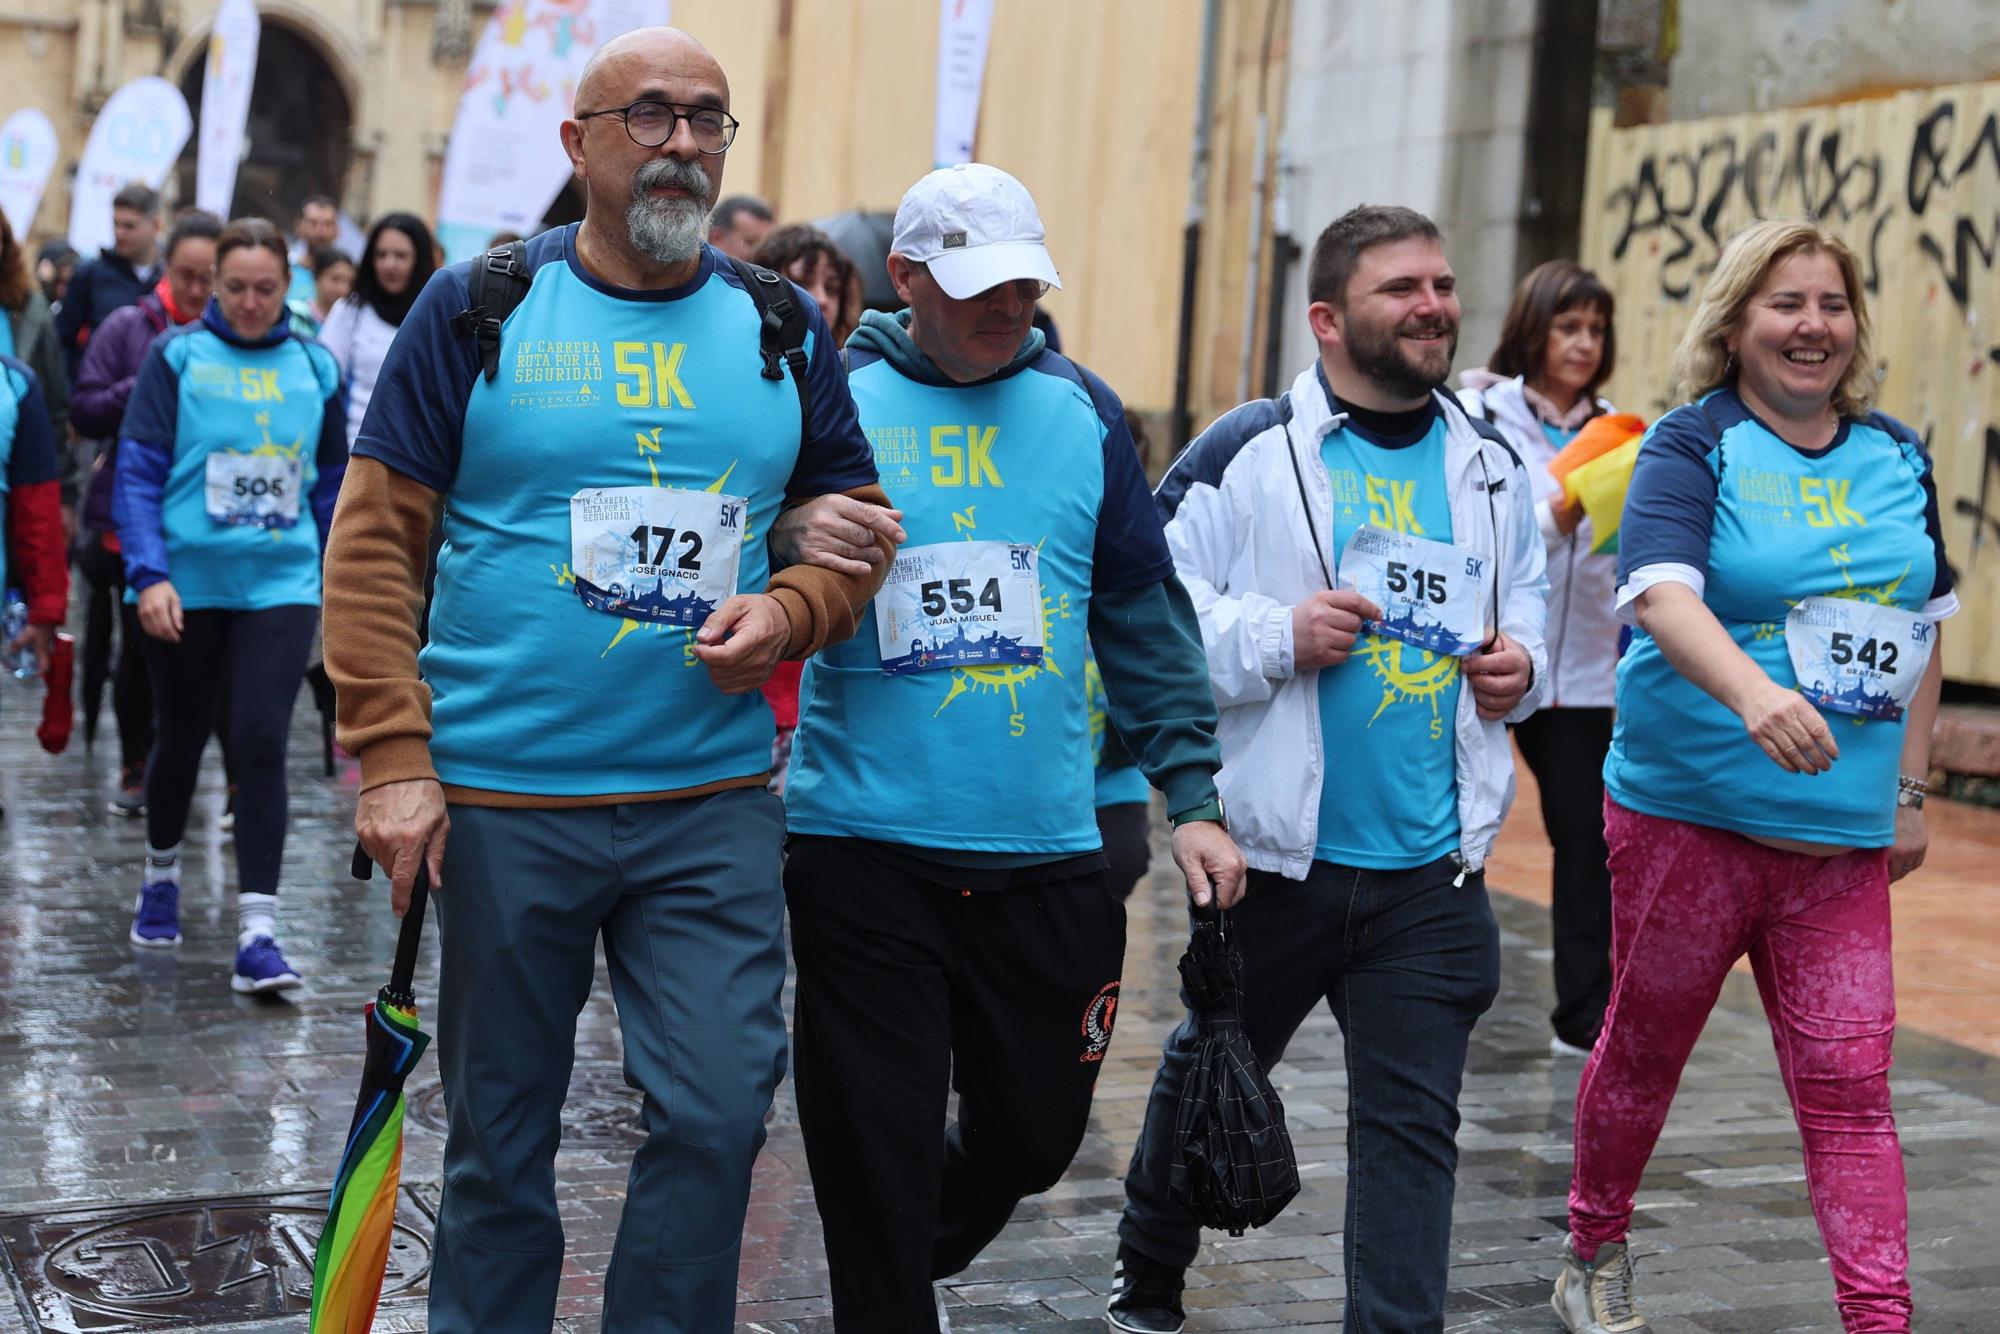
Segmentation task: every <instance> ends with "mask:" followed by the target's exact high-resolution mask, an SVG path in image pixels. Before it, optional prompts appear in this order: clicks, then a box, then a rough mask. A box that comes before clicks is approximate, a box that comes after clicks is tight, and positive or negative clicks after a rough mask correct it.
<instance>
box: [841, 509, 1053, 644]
mask: <svg viewBox="0 0 2000 1334" xmlns="http://www.w3.org/2000/svg"><path fill="white" fill-rule="evenodd" d="M875 635H876V647H877V648H878V649H880V651H881V654H882V670H883V671H884V672H886V673H888V674H889V675H890V676H900V675H902V674H903V673H905V672H930V671H938V670H941V669H943V668H946V667H975V666H994V665H997V664H1001V663H1018V664H1023V665H1027V666H1033V665H1035V664H1038V663H1040V662H1041V660H1042V583H1041V574H1040V572H1039V569H1038V567H1037V563H1036V552H1035V549H1034V548H1033V547H1031V546H1025V545H1022V544H1020V543H1014V542H936V543H932V544H931V545H929V546H921V547H907V548H905V549H904V550H903V551H902V552H901V553H900V554H899V555H898V556H897V557H896V563H895V564H894V565H892V566H891V567H890V568H889V578H888V580H887V582H885V583H884V584H883V585H882V591H881V592H880V593H877V594H876V595H875Z"/></svg>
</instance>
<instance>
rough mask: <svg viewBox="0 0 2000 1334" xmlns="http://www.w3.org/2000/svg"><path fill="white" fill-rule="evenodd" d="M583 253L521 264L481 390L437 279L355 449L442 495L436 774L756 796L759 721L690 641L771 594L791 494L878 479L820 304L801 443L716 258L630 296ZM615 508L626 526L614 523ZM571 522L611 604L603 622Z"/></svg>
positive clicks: (596, 789)
mask: <svg viewBox="0 0 2000 1334" xmlns="http://www.w3.org/2000/svg"><path fill="white" fill-rule="evenodd" d="M574 234H575V233H574V229H573V228H563V229H559V230H557V231H552V232H546V233H544V234H543V235H541V236H538V237H536V238H535V239H534V240H533V241H531V242H530V243H529V245H528V264H529V268H530V270H531V272H532V281H531V283H530V286H529V288H528V291H527V293H526V295H525V296H524V297H523V298H522V300H521V303H520V305H519V306H518V308H516V309H515V310H514V312H513V313H512V314H511V315H510V316H509V317H508V319H507V322H506V325H505V327H504V336H503V339H502V345H501V350H500V369H499V374H498V375H497V376H496V377H495V378H494V379H493V380H491V381H488V380H486V379H485V378H484V377H483V376H481V375H480V374H479V367H478V362H477V359H476V351H475V349H474V348H473V347H472V345H471V343H470V341H469V340H466V339H461V338H458V337H457V336H456V335H454V334H453V333H452V331H451V328H450V321H451V317H452V316H454V315H456V314H457V313H458V312H459V311H460V310H462V309H463V308H464V306H465V303H466V300H467V297H466V292H465V286H464V274H465V270H464V269H463V268H462V267H456V268H453V269H451V270H447V271H446V272H445V273H443V274H441V275H439V277H438V278H436V279H434V280H433V282H432V285H431V286H430V287H428V288H426V290H425V292H424V294H423V296H422V297H420V298H419V300H418V302H417V305H416V307H415V308H414V309H413V310H412V311H411V314H410V316H409V319H408V320H406V321H405V324H404V327H403V330H402V332H401V334H400V335H399V336H398V339H397V347H398V349H402V348H403V347H404V346H405V345H406V344H408V345H409V346H410V348H411V349H412V353H413V355H411V356H408V357H403V358H395V357H392V358H391V360H390V362H389V363H388V364H387V365H386V366H385V367H384V375H383V380H382V381H381V382H380V383H378V385H377V387H376V390H375V398H374V399H373V400H371V402H370V405H369V413H368V421H367V423H366V424H365V425H364V427H363V429H362V433H361V436H360V438H359V440H358V441H357V442H356V445H355V452H356V453H357V454H361V455H364V456H373V457H377V458H380V459H381V460H382V461H383V462H384V463H386V464H388V465H389V466H390V467H392V468H395V469H397V470H398V471H400V472H403V473H405V474H407V475H409V476H411V477H414V478H416V479H417V480H418V481H421V482H423V483H424V484H425V485H428V486H432V487H435V488H437V489H438V490H441V491H444V492H445V493H446V494H447V502H446V505H445V511H444V537H445V544H444V548H443V550H442V551H441V552H440V553H439V556H438V580H437V594H436V600H435V602H434V604H433V607H432V613H431V641H430V644H429V646H428V647H427V648H426V649H425V651H424V657H423V667H424V674H425V677H426V679H427V680H428V681H429V683H430V685H431V689H432V693H433V697H434V701H435V706H434V720H435V726H436V736H435V739H434V740H433V742H432V748H431V749H432V755H433V758H434V759H435V761H436V764H437V768H438V773H439V776H440V777H441V778H443V779H444V781H446V782H448V783H454V784H458V785H461V786H464V787H473V788H482V789H487V790H491V791H503V792H530V793H545V794H550V795H595V794H602V793H621V792H652V791H666V790H673V789H677V788H684V787H692V786H697V785H700V784H705V783H712V782H720V781H725V780H728V779H740V778H744V777H747V776H750V775H754V774H756V773H758V772H760V771H762V770H763V769H764V768H765V767H766V765H768V763H769V755H770V742H771V735H772V722H771V713H770V709H769V708H768V707H767V706H766V705H765V704H764V702H763V700H762V699H761V697H759V696H757V695H755V694H751V695H741V696H725V695H723V694H721V692H720V691H718V690H717V689H716V688H715V685H714V683H713V682H712V681H711V680H710V678H709V675H708V672H707V670H706V669H705V668H703V667H702V666H701V664H700V662H699V660H698V659H697V658H696V657H695V656H694V651H693V639H692V636H693V632H694V628H695V626H696V625H697V624H698V623H699V621H700V619H702V617H703V616H704V615H705V614H706V613H707V612H708V611H712V610H713V609H714V607H715V606H717V605H720V603H721V602H722V601H723V600H726V599H727V598H728V597H729V596H732V595H733V594H735V593H738V592H746V591H758V590H761V589H763V588H764V586H765V585H766V583H767V582H768V581H769V578H770V561H769V554H768V551H767V547H766V543H765V541H764V538H765V536H766V535H767V534H768V533H769V531H770V523H771V521H772V519H773V518H775V517H776V515H777V513H778V510H779V508H780V506H781V505H782V504H783V503H784V500H785V498H786V497H787V496H788V495H800V496H810V495H819V494H824V493H826V492H828V491H845V490H850V489H852V488H854V487H858V486H865V485H867V484H869V483H871V482H873V481H874V480H875V473H874V469H873V467H872V466H871V465H870V463H869V461H868V454H867V442H866V440H865V438H864V437H863V436H862V435H861V432H860V428H859V426H858V425H857V424H856V422H855V420H854V415H853V409H852V406H851V401H850V400H849V399H848V398H847V396H846V394H845V393H844V392H842V388H843V384H842V380H841V378H840V368H839V360H838V357H837V355H836V354H835V350H834V349H832V348H830V347H828V346H826V343H827V336H826V331H825V325H824V323H823V322H822V321H821V320H820V319H819V318H818V310H817V308H816V307H812V308H811V310H810V315H811V329H812V334H811V337H810V338H809V339H808V341H807V345H806V353H807V358H808V368H807V370H806V383H807V389H808V392H809V393H810V394H811V396H812V401H813V413H812V431H811V435H810V438H808V439H805V440H803V441H802V440H801V431H800V419H799V395H798V392H797V389H796V388H795V386H794V385H793V384H791V383H789V382H788V379H781V380H769V379H765V378H763V376H762V374H761V371H762V358H761V357H760V355H759V351H758V316H757V308H756V305H755V304H754V303H753V302H752V300H751V299H750V296H749V294H748V293H747V292H745V291H744V290H743V289H742V287H741V285H740V283H739V281H738V280H737V278H736V275H735V273H734V272H733V271H732V270H729V269H728V268H727V266H726V265H724V266H721V267H718V265H717V261H716V259H715V254H714V252H713V251H708V250H704V252H703V255H702V259H701V264H700V268H699V271H698V273H697V274H696V276H695V277H694V278H693V279H692V280H690V281H689V282H688V283H687V284H685V285H683V286H682V287H679V288H675V289H671V290H667V291H659V292H635V291H628V290H625V289H621V288H614V287H611V286H609V285H607V284H605V283H603V282H601V281H599V280H598V279H596V278H595V277H593V276H592V275H591V274H590V273H589V271H588V270H587V269H585V268H584V267H583V266H582V264H581V263H580V262H579V261H578V260H577V258H576V254H575V245H574ZM807 304H808V305H809V304H810V303H807ZM789 375H790V371H789V369H787V371H786V376H787V377H788V378H789ZM426 380H428V381H429V382H428V383H427V382H426ZM385 394H386V395H387V398H386V399H385V398H384V397H383V396H384V395H385ZM440 399H442V400H443V406H442V407H440V405H439V400H440ZM454 403H457V404H462V409H461V410H459V411H457V412H455V413H454V412H452V411H450V408H451V407H452V405H453V404H454ZM669 492H672V493H673V494H672V495H671V496H670V495H668V494H667V493H669ZM580 495H581V496H585V497H588V496H592V495H599V496H609V497H615V498H616V499H617V503H616V504H612V503H609V502H607V503H606V504H604V505H599V506H591V505H589V504H586V503H581V502H578V501H577V497H579V496H580ZM736 501H740V502H741V508H740V511H739V510H737V509H734V508H732V504H733V502H736ZM628 510H629V511H632V512H633V513H636V515H637V516H638V517H637V518H636V519H634V520H633V521H632V522H628V523H622V524H617V525H613V524H611V523H610V522H609V520H608V519H606V518H605V516H608V515H610V514H612V513H613V512H614V511H616V512H617V513H619V514H621V515H622V514H625V513H626V512H627V511H628ZM579 514H580V515H582V516H583V517H582V518H581V519H578V518H576V517H575V516H576V515H579ZM592 515H596V516H597V517H598V518H599V519H601V520H604V521H603V522H600V523H597V524H596V526H595V527H592V526H590V516H592ZM578 524H582V525H583V526H584V528H585V529H587V531H585V532H583V534H582V537H583V540H585V541H587V542H589V543H590V544H592V550H593V552H594V555H595V556H596V557H597V558H598V559H599V560H600V561H601V565H600V566H599V567H597V573H598V574H599V575H600V576H601V577H603V578H604V579H605V580H606V582H607V584H608V583H616V584H618V585H619V586H618V587H617V589H616V590H615V591H614V590H612V589H611V588H609V587H605V586H599V587H597V588H596V590H595V591H596V593H597V596H595V597H594V598H593V599H592V600H591V601H586V600H585V598H584V597H583V596H582V595H581V594H582V593H588V592H591V591H592V590H591V589H589V588H584V589H581V590H580V587H579V579H578V576H579V570H578V568H577V561H576V552H577V550H578V548H577V546H576V542H577V541H578V539H579V529H578ZM642 529H643V533H642V532H641V530H642ZM642 540H643V547H642V545H641V543H642ZM625 542H629V543H630V544H631V547H630V550H629V551H624V550H621V549H619V548H620V544H621V543H625ZM731 559H733V560H734V561H735V572H734V577H733V578H729V577H727V570H728V563H729V561H730V560H731ZM607 571H612V572H615V573H607ZM592 602H594V603H595V604H596V605H595V606H593V605H592ZM696 604H706V605H705V609H697V608H696ZM668 609H673V611H674V614H673V615H671V616H670V615H668V614H667V610H668ZM676 618H677V619H676Z"/></svg>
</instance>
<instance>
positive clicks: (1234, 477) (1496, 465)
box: [1154, 363, 1548, 880]
mask: <svg viewBox="0 0 2000 1334" xmlns="http://www.w3.org/2000/svg"><path fill="white" fill-rule="evenodd" d="M1435 397H1436V400H1437V402H1438V404H1439V410H1440V411H1441V412H1442V413H1443V414H1444V420H1445V426H1446V438H1445V471H1446V481H1447V498H1448V502H1449V505H1450V508H1451V531H1452V539H1453V542H1454V543H1455V544H1456V545H1459V546H1464V547H1468V548H1470V549H1472V550H1473V551H1476V552H1483V553H1485V554H1487V555H1488V556H1489V557H1490V558H1491V559H1492V560H1493V562H1494V570H1495V578H1496V579H1497V580H1498V583H1497V585H1496V587H1497V589H1498V591H1499V607H1500V629H1501V630H1502V631H1504V632H1505V633H1506V635H1507V637H1508V638H1509V639H1512V640H1513V641H1514V642H1515V643H1517V644H1519V645H1520V646H1521V647H1522V648H1523V649H1525V650H1526V651H1527V654H1528V657H1529V659H1530V661H1531V662H1532V663H1533V664H1534V678H1533V681H1532V683H1531V684H1530V685H1529V688H1528V693H1527V694H1526V695H1524V696H1523V697H1522V699H1521V702H1520V704H1519V705H1517V706H1516V707H1515V709H1514V711H1513V712H1512V713H1511V714H1509V715H1508V716H1507V717H1506V718H1505V719H1504V720H1496V721H1494V722H1483V721H1481V720H1480V717H1479V712H1478V707H1477V704H1476V702H1475V701H1474V699H1473V692H1472V690H1471V688H1470V687H1467V688H1466V689H1463V690H1460V691H1459V692H1458V712H1457V716H1456V718H1455V719H1454V724H1453V735H1454V738H1455V741H1456V749H1457V755H1458V824H1459V859H1460V861H1461V863H1462V865H1463V866H1464V868H1465V869H1466V870H1467V871H1477V870H1479V869H1480V868H1481V867H1483V866H1484V865H1485V864H1486V856H1487V853H1488V852H1489V851H1491V849H1492V847H1493V840H1494V838H1495V836H1496V835H1498V833H1499V832H1500V821H1501V820H1502V818H1504V817H1505V815H1506V814H1507V808H1508V806H1509V805H1511V804H1512V803H1513V800H1514V755H1513V750H1512V748H1511V747H1510V746H1509V744H1508V739H1507V727H1506V724H1507V723H1514V722H1519V721H1520V720H1521V719H1523V718H1525V717H1527V716H1528V715H1529V714H1531V713H1533V712H1534V711H1535V708H1536V706H1537V705H1538V704H1540V702H1541V699H1542V691H1543V688H1544V687H1543V682H1544V681H1545V680H1546V679H1547V676H1548V657H1547V653H1546V651H1545V649H1544V648H1543V643H1542V621H1543V616H1544V613H1545V602H1544V599H1545V597H1546V595H1547V592H1548V579H1547V576H1546V575H1545V573H1544V568H1543V567H1544V560H1543V554H1542V538H1541V533H1540V531H1539V530H1538V529H1537V528H1536V526H1535V517H1534V501H1533V498H1532V496H1531V494H1530V490H1529V482H1528V477H1527V472H1526V470H1525V469H1524V468H1523V467H1522V465H1521V461H1520V459H1519V457H1518V456H1517V455H1516V454H1515V453H1514V451H1513V449H1512V447H1511V446H1509V445H1508V444H1507V443H1506V442H1505V441H1504V440H1503V439H1501V437H1500V435H1499V433H1498V432H1497V431H1494V429H1493V428H1492V427H1491V426H1490V425H1488V424H1487V423H1485V422H1479V423H1477V424H1475V423H1474V421H1473V419H1472V418H1471V417H1470V416H1469V415H1468V414H1467V413H1466V411H1465V409H1464V408H1463V407H1462V406H1461V405H1460V404H1459V402H1458V400H1457V399H1455V398H1453V397H1451V395H1449V394H1442V393H1440V394H1437V395H1435ZM1345 420H1346V414H1344V413H1343V414H1341V415H1340V416H1335V415H1334V412H1333V395H1332V392H1331V390H1329V389H1328V387H1327V383H1326V378H1325V376H1324V375H1323V374H1322V373H1321V371H1320V368H1319V366H1318V364H1317V363H1315V364H1314V365H1313V366H1311V367H1310V368H1308V369H1307V370H1305V371H1304V372H1302V373H1301V374H1300V375H1299V377H1298V379H1296V380H1294V381H1293V382H1292V387H1291V389H1290V390H1289V391H1288V392H1287V393H1286V394H1285V395H1284V396H1283V397H1281V398H1277V399H1259V400H1257V401H1255V402H1251V403H1245V404H1244V405H1243V406H1242V407H1239V408H1236V409H1233V410H1232V411H1230V412H1228V413H1226V414H1224V415H1223V416H1222V417H1220V418H1218V419H1217V420H1216V421H1215V423H1214V424H1213V425H1211V426H1210V427H1209V428H1208V429H1207V430H1206V431H1203V432H1202V433H1201V435H1200V436H1199V437H1197V438H1196V439H1195V441H1194V443H1193V444H1191V445H1189V446H1188V447H1187V449H1186V450H1185V451H1184V452H1183V453H1182V454H1181V456H1180V457H1179V458H1178V459H1176V460H1175V461H1174V464H1173V466H1172V467H1171V468H1169V469H1168V470H1167V475H1166V477H1165V478H1164V479H1162V480H1161V482H1160V486H1159V489H1158V490H1157V491H1156V492H1155V493H1154V498H1155V499H1156V500H1157V501H1158V502H1159V505H1160V512H1161V515H1162V517H1163V518H1165V519H1166V520H1167V547H1168V550H1170V551H1171V552H1172V553H1173V557H1174V565H1175V567H1176V568H1177V570H1178V572H1179V574H1180V578H1181V582H1182V584H1184V585H1185V586H1186V587H1187V591H1188V593H1189V594H1190V595H1191V596H1192V597H1193V599H1194V605H1195V609H1196V610H1197V611H1198V612H1199V613H1200V616H1201V635H1202V642H1203V645H1204V646H1205V647H1206V648H1207V650H1208V674H1209V682H1210V684H1211V685H1212V686H1213V687H1214V688H1215V702H1216V704H1217V705H1218V706H1219V708H1220V710H1221V719H1220V725H1219V726H1218V728H1217V732H1216V735H1217V739H1218V740H1220V741H1221V743H1222V772H1221V773H1219V774H1218V775H1217V776H1216V786H1217V787H1218V788H1219V789H1220V790H1221V793H1222V797H1223V800H1224V802H1225V803H1226V804H1227V807H1228V815H1229V829H1230V833H1231V834H1232V835H1233V836H1234V837H1235V839H1236V843H1237V846H1238V847H1240V848H1242V849H1243V855H1244V858H1245V859H1246V860H1247V861H1248V862H1249V863H1250V865H1252V866H1254V867H1257V868H1258V869H1259V870H1264V871H1273V872H1276V873H1278V874H1280V875H1284V876H1287V877H1289V878H1290V879H1293V880H1303V879H1304V878H1305V876H1306V872H1307V870H1308V869H1309V868H1310V867H1311V865H1312V860H1313V849H1314V847H1315V846H1316V845H1317V843H1318V840H1319V810H1320V788H1321V784H1322V783H1324V782H1325V781H1326V775H1327V757H1326V750H1325V747H1324V745H1323V744H1322V742H1321V734H1320V721H1319V681H1318V676H1319V673H1318V671H1317V670H1308V671H1303V672H1301V671H1298V670H1296V669H1295V668H1294V666H1293V663H1292V608H1293V606H1294V605H1295V604H1297V603H1298V602H1300V601H1302V600H1303V599H1305V598H1306V597H1308V596H1310V595H1311V594H1313V593H1316V592H1320V591H1322V590H1324V589H1325V588H1326V576H1325V574H1324V572H1323V571H1322V568H1321V557H1320V555H1319V554H1317V553H1316V551H1315V548H1316V547H1317V546H1319V544H1321V543H1327V544H1329V546H1330V544H1331V541H1332V533H1333V484H1332V481H1331V480H1330V479H1329V478H1328V476H1327V472H1326V464H1325V463H1324V462H1323V461H1322V459H1321V457H1320V442H1321V441H1322V440H1323V439H1325V437H1326V434H1327V432H1329V431H1331V430H1333V429H1334V428H1335V427H1337V426H1339V425H1340V424H1341V423H1342V422H1344V421H1345ZM1489 432H1491V434H1488V433H1489ZM1489 487H1490V490H1489ZM1302 492H1303V493H1304V494H1305V495H1308V496H1310V498H1311V506H1312V514H1311V523H1310V526H1309V525H1308V523H1307V514H1306V507H1305V504H1304V503H1303V502H1302V497H1301V493H1302ZM1327 564H1328V565H1331V564H1332V553H1331V551H1330V550H1328V551H1327ZM1337 577H1338V572H1337V571H1336V578H1337ZM1361 666H1362V665H1361V663H1360V662H1359V661H1358V660H1353V661H1350V662H1348V663H1345V664H1342V665H1341V666H1339V667H1334V668H1328V669H1326V670H1330V671H1352V670H1357V669H1361ZM1400 776H1401V775H1400V773H1399V770H1398V765H1397V761H1396V758H1395V757H1394V756H1392V755H1379V756H1370V755H1343V756H1341V757H1340V766H1339V771H1338V776H1337V777H1336V779H1335V781H1336V782H1340V783H1349V784H1358V783H1382V782H1395V781H1397V780H1398V778H1399V777H1400Z"/></svg>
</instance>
